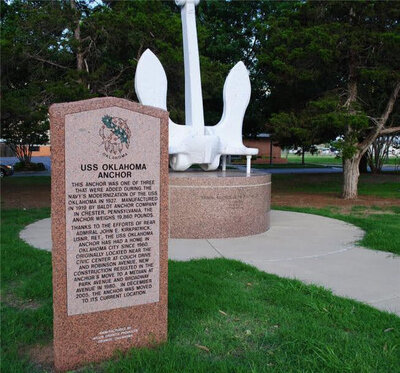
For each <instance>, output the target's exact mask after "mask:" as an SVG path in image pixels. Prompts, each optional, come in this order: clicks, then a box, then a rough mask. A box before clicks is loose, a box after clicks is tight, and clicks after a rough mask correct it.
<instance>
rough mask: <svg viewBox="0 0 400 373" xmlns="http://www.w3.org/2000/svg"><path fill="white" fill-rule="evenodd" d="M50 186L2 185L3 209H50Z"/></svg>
mask: <svg viewBox="0 0 400 373" xmlns="http://www.w3.org/2000/svg"><path fill="white" fill-rule="evenodd" d="M50 192H51V187H50V185H40V184H39V185H35V184H33V185H29V186H27V185H7V184H4V185H2V188H1V201H2V207H3V208H5V209H10V208H26V209H30V208H39V207H50V202H51V198H50Z"/></svg>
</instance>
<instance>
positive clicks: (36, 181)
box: [1, 176, 51, 187]
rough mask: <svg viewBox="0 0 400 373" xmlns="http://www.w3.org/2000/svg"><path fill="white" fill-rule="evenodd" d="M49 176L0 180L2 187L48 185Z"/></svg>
mask: <svg viewBox="0 0 400 373" xmlns="http://www.w3.org/2000/svg"><path fill="white" fill-rule="evenodd" d="M50 183H51V177H50V176H18V177H13V176H11V177H5V178H3V179H1V184H2V185H26V186H27V187H29V186H30V185H50Z"/></svg>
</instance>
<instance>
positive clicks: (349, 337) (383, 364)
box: [1, 209, 400, 373]
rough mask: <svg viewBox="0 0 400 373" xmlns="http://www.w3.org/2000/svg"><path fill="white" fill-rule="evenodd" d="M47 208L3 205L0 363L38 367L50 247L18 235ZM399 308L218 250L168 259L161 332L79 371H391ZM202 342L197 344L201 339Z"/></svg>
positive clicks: (45, 331) (45, 337)
mask: <svg viewBox="0 0 400 373" xmlns="http://www.w3.org/2000/svg"><path fill="white" fill-rule="evenodd" d="M48 216H49V209H32V210H24V211H23V210H5V211H3V216H2V218H3V221H2V226H1V230H2V232H1V233H2V235H1V245H2V252H1V280H2V281H1V292H2V312H1V318H2V322H1V329H2V330H1V331H2V346H1V348H2V371H3V372H18V373H19V372H29V373H30V372H42V371H44V370H43V368H41V367H39V366H37V365H35V364H34V363H33V362H32V361H30V360H29V358H28V351H29V348H30V347H31V346H35V345H37V344H38V343H39V344H48V343H51V339H52V299H51V297H52V288H51V255H50V253H48V252H44V251H40V250H35V249H33V248H31V247H30V246H29V245H27V244H26V243H24V242H23V241H21V240H20V239H19V238H18V234H19V231H20V230H21V229H22V228H23V227H25V226H26V225H27V224H29V223H31V222H33V221H35V220H38V219H42V218H45V217H48ZM399 341H400V318H398V317H397V316H394V315H390V314H388V313H385V312H380V311H378V310H376V309H373V308H371V307H369V306H366V305H363V304H360V303H358V302H354V301H351V300H348V299H343V298H340V297H336V296H333V295H332V294H331V293H330V292H329V291H326V290H324V289H322V288H319V287H316V286H308V285H304V284H302V283H300V282H298V281H294V280H286V279H281V278H279V277H277V276H274V275H269V274H266V273H262V272H260V271H258V270H256V269H255V268H252V267H250V266H248V265H244V264H242V263H239V262H236V261H231V260H226V259H214V260H196V261H191V262H186V263H183V262H170V266H169V334H168V342H167V343H165V344H163V345H161V346H159V347H154V348H151V349H140V350H132V351H131V352H129V353H127V354H125V355H122V354H117V355H116V357H115V359H113V360H111V361H109V362H106V363H103V364H101V365H97V366H92V367H88V368H87V369H86V370H85V371H87V372H99V371H101V372H115V373H116V372H118V373H119V372H151V373H153V372H160V373H161V372H196V373H197V372H265V371H271V372H378V371H379V372H395V371H398V367H399V366H400V353H399V349H400V344H399ZM201 346H204V347H201Z"/></svg>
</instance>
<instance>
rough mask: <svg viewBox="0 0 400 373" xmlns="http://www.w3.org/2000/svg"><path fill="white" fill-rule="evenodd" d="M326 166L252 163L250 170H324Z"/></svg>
mask: <svg viewBox="0 0 400 373" xmlns="http://www.w3.org/2000/svg"><path fill="white" fill-rule="evenodd" d="M326 167H327V166H324V165H320V164H308V163H306V164H304V165H303V164H301V163H283V164H256V163H252V164H251V168H256V169H257V168H258V169H268V168H326Z"/></svg>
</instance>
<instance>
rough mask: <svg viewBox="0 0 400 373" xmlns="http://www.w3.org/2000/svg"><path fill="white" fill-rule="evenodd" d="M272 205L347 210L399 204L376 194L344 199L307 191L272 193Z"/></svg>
mask: <svg viewBox="0 0 400 373" xmlns="http://www.w3.org/2000/svg"><path fill="white" fill-rule="evenodd" d="M271 202H272V205H275V206H290V207H316V208H323V207H327V206H337V207H340V208H341V209H342V208H347V209H348V210H349V211H350V210H351V208H352V207H353V206H378V207H391V206H400V200H399V199H392V198H379V197H376V196H360V197H359V198H357V199H355V200H345V199H342V198H340V196H339V195H336V194H335V193H326V194H309V193H300V192H294V193H278V192H275V193H272V201H271Z"/></svg>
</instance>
